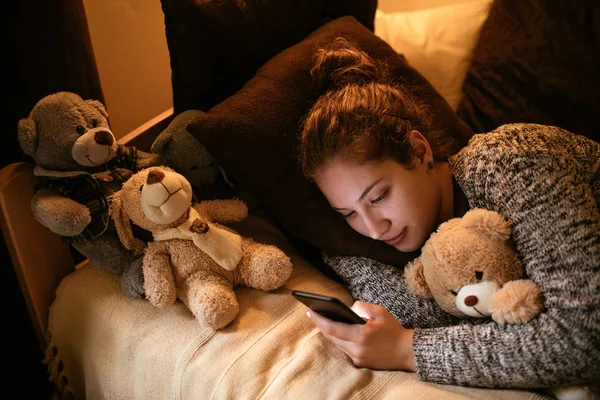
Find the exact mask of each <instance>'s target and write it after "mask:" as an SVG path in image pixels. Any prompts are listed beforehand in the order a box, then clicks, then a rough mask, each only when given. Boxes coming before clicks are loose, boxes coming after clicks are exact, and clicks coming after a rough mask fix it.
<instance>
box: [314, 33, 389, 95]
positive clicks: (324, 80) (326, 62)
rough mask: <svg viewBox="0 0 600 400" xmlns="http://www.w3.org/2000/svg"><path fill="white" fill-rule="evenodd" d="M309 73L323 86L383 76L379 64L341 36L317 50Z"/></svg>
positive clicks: (379, 78) (369, 80)
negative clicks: (313, 64) (314, 61)
mask: <svg viewBox="0 0 600 400" xmlns="http://www.w3.org/2000/svg"><path fill="white" fill-rule="evenodd" d="M310 73H311V75H312V77H313V79H314V80H315V82H316V83H317V84H318V85H320V86H322V87H324V88H327V87H334V88H339V87H342V86H345V85H348V84H359V85H361V84H365V83H370V82H377V81H379V80H381V79H382V78H383V77H384V76H385V72H384V69H383V68H382V66H381V64H379V63H376V62H375V61H374V60H373V59H372V58H371V57H370V56H369V55H368V54H367V53H365V52H364V51H362V50H360V49H359V48H358V47H357V46H356V45H355V44H353V43H350V42H349V41H348V40H347V39H346V38H343V37H338V38H336V39H335V40H334V41H333V42H331V43H330V44H329V46H327V47H325V48H321V49H319V50H318V51H317V56H316V63H315V66H314V67H313V68H312V69H311V71H310Z"/></svg>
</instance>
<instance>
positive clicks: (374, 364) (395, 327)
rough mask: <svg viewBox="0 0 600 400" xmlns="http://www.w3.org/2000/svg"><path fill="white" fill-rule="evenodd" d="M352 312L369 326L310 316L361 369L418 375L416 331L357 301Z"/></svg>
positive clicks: (383, 312) (371, 305)
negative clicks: (416, 365) (416, 373)
mask: <svg viewBox="0 0 600 400" xmlns="http://www.w3.org/2000/svg"><path fill="white" fill-rule="evenodd" d="M352 310H354V312H356V313H357V314H358V315H360V316H361V317H363V318H367V319H368V321H367V323H366V324H363V325H360V324H345V323H342V322H335V321H331V320H330V319H327V318H325V317H323V316H321V315H319V314H317V313H316V312H314V311H309V316H310V318H311V319H312V321H313V322H314V323H315V325H316V326H317V328H319V330H320V331H321V332H322V333H323V334H324V335H325V337H326V338H327V339H329V340H330V341H331V342H332V343H333V344H334V345H335V346H337V347H338V348H339V349H341V350H342V351H343V352H344V353H346V354H347V355H348V357H350V359H351V360H352V362H353V363H354V365H356V366H357V367H364V368H372V369H383V370H404V371H415V360H414V354H413V348H412V339H413V333H414V330H412V329H406V328H404V327H403V326H402V325H401V324H400V323H399V322H398V321H397V320H396V319H395V318H394V317H393V316H392V315H391V314H390V313H389V312H388V311H387V310H386V309H385V308H383V307H381V306H378V305H376V304H371V303H364V302H362V301H357V302H355V303H354V304H353V305H352Z"/></svg>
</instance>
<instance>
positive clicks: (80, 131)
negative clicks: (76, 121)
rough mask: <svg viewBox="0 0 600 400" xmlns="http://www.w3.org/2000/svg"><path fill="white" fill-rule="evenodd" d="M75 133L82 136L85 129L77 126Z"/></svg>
mask: <svg viewBox="0 0 600 400" xmlns="http://www.w3.org/2000/svg"><path fill="white" fill-rule="evenodd" d="M75 132H77V134H78V135H83V134H84V133H85V128H84V127H83V126H81V125H77V127H75Z"/></svg>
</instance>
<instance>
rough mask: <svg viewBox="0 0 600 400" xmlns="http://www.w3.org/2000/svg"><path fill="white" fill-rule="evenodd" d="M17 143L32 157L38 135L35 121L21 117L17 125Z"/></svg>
mask: <svg viewBox="0 0 600 400" xmlns="http://www.w3.org/2000/svg"><path fill="white" fill-rule="evenodd" d="M18 135H19V144H20V145H21V148H22V149H23V151H24V152H25V154H27V155H28V156H30V157H33V155H34V154H35V151H36V150H37V146H38V135H37V127H36V125H35V121H34V120H33V119H31V118H21V120H19V126H18Z"/></svg>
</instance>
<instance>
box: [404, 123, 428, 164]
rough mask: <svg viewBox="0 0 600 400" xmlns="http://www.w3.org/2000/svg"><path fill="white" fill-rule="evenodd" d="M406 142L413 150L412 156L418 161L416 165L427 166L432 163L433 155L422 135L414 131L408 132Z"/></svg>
mask: <svg viewBox="0 0 600 400" xmlns="http://www.w3.org/2000/svg"><path fill="white" fill-rule="evenodd" d="M408 140H409V142H410V146H411V147H412V149H413V156H414V157H415V158H416V159H417V160H418V165H426V166H427V165H429V163H430V162H433V153H432V151H431V146H430V145H429V142H428V141H427V139H426V138H425V136H423V134H422V133H421V132H419V131H417V130H415V129H413V130H412V131H410V132H408Z"/></svg>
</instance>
